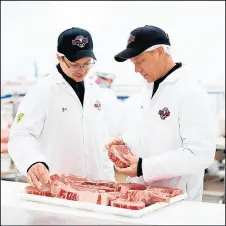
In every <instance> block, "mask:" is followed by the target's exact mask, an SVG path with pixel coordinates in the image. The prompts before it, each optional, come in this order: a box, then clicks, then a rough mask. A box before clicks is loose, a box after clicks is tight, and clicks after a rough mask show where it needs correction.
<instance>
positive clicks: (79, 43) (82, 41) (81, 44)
mask: <svg viewBox="0 0 226 226" xmlns="http://www.w3.org/2000/svg"><path fill="white" fill-rule="evenodd" d="M87 43H88V38H85V37H84V36H82V35H79V36H77V37H76V38H75V39H74V40H72V45H76V46H78V47H80V48H83V47H84V46H85V45H86V44H87Z"/></svg>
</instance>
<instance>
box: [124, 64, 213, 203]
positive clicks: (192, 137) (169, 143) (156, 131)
mask: <svg viewBox="0 0 226 226" xmlns="http://www.w3.org/2000/svg"><path fill="white" fill-rule="evenodd" d="M152 90H153V85H152V84H149V85H148V88H147V89H146V90H143V92H141V93H140V94H139V95H138V96H137V97H136V98H134V99H133V100H131V101H130V102H128V103H129V105H128V106H129V107H127V109H126V112H130V114H131V112H133V109H132V103H133V102H134V106H136V109H134V115H133V116H131V115H130V121H131V124H132V123H133V128H132V129H130V130H127V131H124V134H123V135H122V137H123V139H124V141H125V143H127V145H128V146H129V147H130V148H131V151H132V153H133V155H135V156H137V157H142V158H143V162H142V169H143V176H141V177H135V178H128V182H136V183H145V184H153V185H160V186H168V187H175V188H180V189H183V190H184V191H185V192H187V193H188V199H189V200H201V199H202V192H203V176H204V170H205V169H206V168H208V167H209V166H210V165H211V164H212V162H213V160H214V155H215V150H216V124H215V120H214V113H213V111H212V109H210V103H209V101H208V94H207V93H206V92H205V90H204V88H203V87H202V86H201V84H199V82H198V81H195V79H193V78H191V77H190V73H189V71H188V70H187V69H186V66H182V68H179V69H177V70H176V71H175V72H173V73H172V74H171V75H169V76H168V77H167V78H166V79H165V80H164V81H163V82H162V83H161V84H160V85H159V88H158V90H157V92H156V93H155V95H154V96H153V99H151V95H152ZM138 100H140V101H138ZM128 101H129V100H128ZM138 103H139V104H138ZM165 107H167V108H168V110H169V111H170V116H168V117H167V118H165V120H163V119H161V117H160V115H159V110H163V108H165ZM125 114H126V113H125ZM127 124H128V122H127Z"/></svg>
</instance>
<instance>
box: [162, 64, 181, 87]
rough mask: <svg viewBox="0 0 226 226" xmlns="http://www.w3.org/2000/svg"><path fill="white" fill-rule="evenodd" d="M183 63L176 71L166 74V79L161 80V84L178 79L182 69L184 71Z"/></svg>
mask: <svg viewBox="0 0 226 226" xmlns="http://www.w3.org/2000/svg"><path fill="white" fill-rule="evenodd" d="M184 67H185V66H184V65H182V67H180V68H178V69H177V70H176V71H174V72H172V73H171V74H170V75H169V76H167V78H166V79H164V80H163V81H162V83H161V84H160V85H162V84H167V83H174V82H176V81H177V80H178V79H180V76H181V75H182V73H181V72H182V71H184Z"/></svg>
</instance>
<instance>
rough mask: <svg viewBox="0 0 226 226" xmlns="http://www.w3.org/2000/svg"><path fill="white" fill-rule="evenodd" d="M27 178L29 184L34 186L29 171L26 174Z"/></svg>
mask: <svg viewBox="0 0 226 226" xmlns="http://www.w3.org/2000/svg"><path fill="white" fill-rule="evenodd" d="M27 180H28V183H29V184H30V185H31V186H34V184H33V182H32V179H31V176H30V174H29V173H28V174H27Z"/></svg>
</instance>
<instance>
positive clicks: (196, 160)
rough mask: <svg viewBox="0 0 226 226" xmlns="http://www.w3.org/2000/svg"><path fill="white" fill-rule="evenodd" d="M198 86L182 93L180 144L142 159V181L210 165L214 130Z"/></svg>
mask: <svg viewBox="0 0 226 226" xmlns="http://www.w3.org/2000/svg"><path fill="white" fill-rule="evenodd" d="M200 88H201V87H200ZM200 88H199V89H196V91H194V92H193V93H189V94H187V95H185V96H184V98H183V99H182V101H181V102H180V106H179V122H178V126H179V131H180V136H181V139H182V144H183V145H182V147H181V148H178V149H176V150H168V151H167V150H166V152H164V153H162V154H159V155H156V156H152V157H149V158H144V159H143V163H142V169H143V178H144V180H145V182H148V183H151V182H154V181H158V180H164V179H170V178H173V177H178V176H183V175H191V174H195V173H199V172H200V171H204V170H205V169H206V168H208V167H209V166H210V165H211V164H212V162H213V160H214V155H215V151H216V134H217V132H216V131H217V130H216V124H215V120H214V114H213V111H212V109H211V108H210V103H209V101H208V95H207V93H206V92H205V91H204V89H200Z"/></svg>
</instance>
